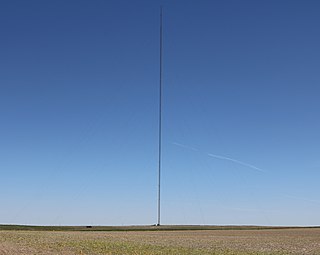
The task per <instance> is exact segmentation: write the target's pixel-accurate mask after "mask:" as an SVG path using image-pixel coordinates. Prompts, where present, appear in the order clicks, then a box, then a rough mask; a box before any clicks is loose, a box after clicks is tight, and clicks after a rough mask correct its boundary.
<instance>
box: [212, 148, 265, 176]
mask: <svg viewBox="0 0 320 255" xmlns="http://www.w3.org/2000/svg"><path fill="white" fill-rule="evenodd" d="M207 155H208V156H209V157H213V158H217V159H223V160H229V161H231V162H234V163H237V164H240V165H243V166H246V167H249V168H252V169H254V170H256V171H259V172H262V173H266V171H264V170H263V169H261V168H259V167H256V166H254V165H250V164H248V163H245V162H242V161H240V160H236V159H233V158H228V157H225V156H220V155H215V154H212V153H208V154H207Z"/></svg>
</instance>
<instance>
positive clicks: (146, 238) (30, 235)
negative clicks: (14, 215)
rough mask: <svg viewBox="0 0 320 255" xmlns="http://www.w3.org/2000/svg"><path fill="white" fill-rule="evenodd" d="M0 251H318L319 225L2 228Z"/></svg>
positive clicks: (228, 253)
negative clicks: (168, 228)
mask: <svg viewBox="0 0 320 255" xmlns="http://www.w3.org/2000/svg"><path fill="white" fill-rule="evenodd" d="M0 254H1V255H4V254H21V255H29V254H66V255H67V254H119V255H120V254H121V255H125V254H141V255H145V254H179V255H180V254H199V255H200V254H201V255H202V254H204V255H205V254H217V255H218V254H225V255H231V254H233V255H244V254H251V255H254V254H256V255H260V254H261V255H262V254H265V255H267V254H269V255H273V254H274V255H277V254H299V255H303V254H314V255H320V229H319V228H314V229H313V228H310V229H308V228H305V229H304V228H298V229H261V230H232V229H229V230H188V231H186V230H180V231H172V230H171V231H168V230H162V231H26V230H0Z"/></svg>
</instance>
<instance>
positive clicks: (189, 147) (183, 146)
mask: <svg viewBox="0 0 320 255" xmlns="http://www.w3.org/2000/svg"><path fill="white" fill-rule="evenodd" d="M172 144H174V145H177V146H179V147H182V148H185V149H189V150H193V151H199V150H198V149H196V148H194V147H191V146H188V145H184V144H181V143H176V142H173V143H172Z"/></svg>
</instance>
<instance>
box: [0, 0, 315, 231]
mask: <svg viewBox="0 0 320 255" xmlns="http://www.w3.org/2000/svg"><path fill="white" fill-rule="evenodd" d="M160 5H163V8H164V18H163V19H164V46H163V49H164V55H163V61H164V64H163V68H164V69H163V70H164V77H163V86H164V89H163V172H162V224H257V225H319V224H320V221H319V214H320V198H319V195H320V186H319V180H320V157H319V155H320V132H319V130H320V116H319V112H320V111H319V110H320V100H319V95H320V72H319V70H320V69H319V68H320V47H319V45H320V34H319V26H320V15H319V13H320V2H319V1H311V0H310V1H295V0H290V1H289V0H288V1H285V0H283V1H272V0H271V1H209V0H201V1H195V0H194V1H190V0H183V1H182V0H181V1H177V0H176V1H165V0H163V1H156V0H154V1H150V0H148V1H147V0H145V1H142V0H139V1H123V0H120V1H115V0H110V1H102V0H95V1H83V0H81V1H72V0H67V1H65V0H64V1H62V0H57V1H40V0H31V1H22V0H21V1H18V0H10V1H9V0H8V1H6V0H5V1H1V3H0V35H1V40H0V118H1V119H0V174H1V185H0V204H1V209H0V223H17V224H40V225H134V224H154V223H156V219H157V218H156V217H157V215H156V213H157V208H156V206H157V148H158V147H157V139H158V138H157V135H158V115H157V114H158V84H159V80H158V79H159V7H160Z"/></svg>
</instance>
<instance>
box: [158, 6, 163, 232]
mask: <svg viewBox="0 0 320 255" xmlns="http://www.w3.org/2000/svg"><path fill="white" fill-rule="evenodd" d="M159 74H160V77H159V78H160V79H159V81H160V83H159V165H158V221H157V226H160V212H161V211H160V205H161V204H160V198H161V196H160V195H161V193H160V191H161V185H160V184H161V142H162V140H161V135H162V6H160V73H159Z"/></svg>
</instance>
